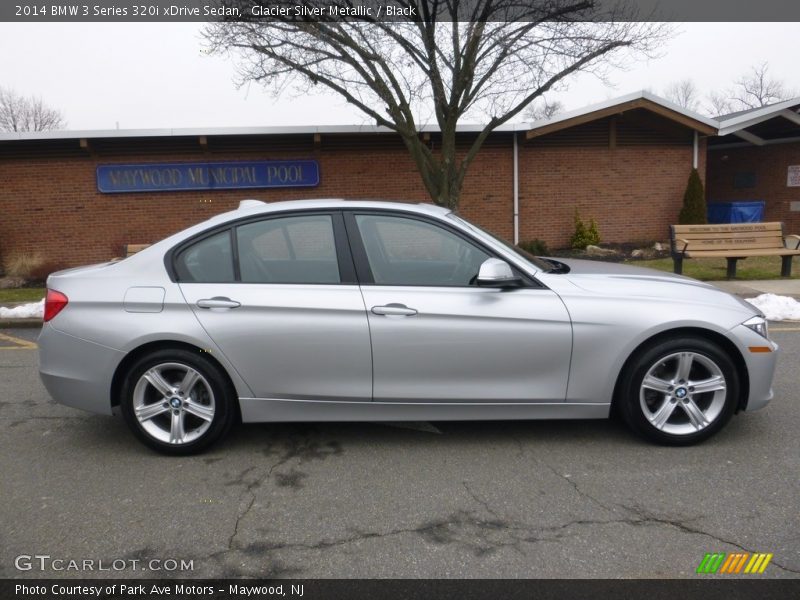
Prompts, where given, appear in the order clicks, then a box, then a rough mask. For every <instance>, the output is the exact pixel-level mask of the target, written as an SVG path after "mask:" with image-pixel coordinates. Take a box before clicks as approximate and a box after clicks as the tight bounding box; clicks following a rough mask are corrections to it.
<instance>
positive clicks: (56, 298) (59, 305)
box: [44, 289, 69, 323]
mask: <svg viewBox="0 0 800 600" xmlns="http://www.w3.org/2000/svg"><path fill="white" fill-rule="evenodd" d="M67 302H69V298H67V297H66V296H65V295H64V294H62V293H61V292H57V291H55V290H50V289H48V290H47V297H46V298H45V299H44V322H45V323H47V322H48V321H49V320H50V319H52V318H53V317H55V316H56V315H57V314H58V313H60V312H61V311H62V310H64V307H65V306H66V305H67Z"/></svg>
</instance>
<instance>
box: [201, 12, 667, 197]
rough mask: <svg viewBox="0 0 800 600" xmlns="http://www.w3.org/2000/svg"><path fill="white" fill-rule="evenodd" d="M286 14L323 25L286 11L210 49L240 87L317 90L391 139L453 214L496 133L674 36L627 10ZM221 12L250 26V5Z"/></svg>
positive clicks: (215, 27)
mask: <svg viewBox="0 0 800 600" xmlns="http://www.w3.org/2000/svg"><path fill="white" fill-rule="evenodd" d="M295 2H296V6H297V7H298V9H305V10H306V11H308V9H311V8H320V9H322V10H323V12H322V13H321V14H322V16H315V17H313V20H301V19H302V17H297V16H295V15H296V13H295V12H294V11H292V10H290V16H288V17H286V19H285V20H281V19H282V17H274V16H272V17H270V19H269V20H263V21H262V20H258V19H257V18H251V19H250V21H249V22H248V21H240V22H228V23H214V24H210V25H208V26H207V27H206V29H205V36H206V40H207V43H208V49H209V50H211V51H215V52H218V53H231V54H232V55H233V56H234V58H235V59H236V61H237V64H238V68H239V75H240V79H239V82H240V83H241V84H244V83H246V82H248V81H257V82H260V83H262V84H264V85H266V86H270V87H271V88H272V89H273V90H274V91H275V92H276V93H281V92H282V91H284V90H285V89H286V88H287V87H292V88H294V89H295V90H299V91H302V92H305V91H307V90H310V89H313V87H314V86H315V85H320V86H322V87H325V88H327V89H328V90H333V91H334V92H336V93H337V94H339V95H340V96H342V97H343V98H344V99H345V100H347V102H349V103H350V104H352V105H354V106H356V107H357V108H358V109H360V110H361V111H362V112H363V113H364V114H365V115H367V116H368V117H369V118H370V119H372V120H374V122H375V123H377V124H378V125H382V126H384V127H386V128H387V129H389V130H391V131H394V132H396V133H397V134H399V136H400V137H401V139H402V140H403V142H404V143H405V145H406V148H407V149H408V151H409V152H410V154H411V156H412V158H413V160H414V162H415V163H416V165H417V167H418V170H419V173H420V175H421V177H422V181H423V183H424V185H425V188H426V189H427V191H428V193H429V194H430V197H431V198H432V199H433V201H434V202H436V203H438V204H442V205H446V206H450V207H455V206H457V205H458V201H459V197H460V193H461V188H462V184H463V181H464V176H465V174H466V172H467V169H468V167H469V165H470V164H471V163H472V161H473V160H474V158H475V156H476V154H477V153H478V151H479V149H480V148H481V145H482V144H483V143H484V141H485V140H486V138H487V137H488V136H489V134H490V133H491V132H492V131H494V130H495V129H496V128H497V127H499V126H500V125H502V124H503V123H506V122H507V121H509V120H510V119H512V118H514V117H515V116H516V115H518V114H519V113H520V112H521V111H522V110H523V109H524V108H525V107H526V106H527V105H528V104H530V103H531V102H532V101H533V100H535V99H536V98H538V97H540V96H541V95H542V94H544V93H546V92H548V91H550V90H552V89H553V88H554V86H557V85H558V84H559V83H560V82H562V81H563V80H564V79H565V78H567V77H569V76H570V75H572V74H573V73H576V72H579V71H584V72H586V71H589V72H592V73H595V74H598V75H600V76H603V75H604V73H605V69H607V68H609V67H610V66H616V64H617V63H615V62H613V61H614V60H622V59H623V57H622V56H621V54H622V51H623V50H627V51H629V52H634V53H644V54H648V55H649V54H651V53H652V52H653V51H654V50H655V49H657V48H658V47H659V42H660V41H661V40H663V39H664V38H665V37H666V36H667V35H669V33H670V31H671V30H670V28H669V27H668V26H664V25H661V24H654V23H646V22H641V21H637V20H636V18H635V17H636V15H635V14H634V13H633V12H632V9H630V8H629V7H626V6H625V5H624V4H622V2H624V0H620V2H619V3H603V4H602V6H601V3H597V2H594V1H593V0H532V1H531V0H529V1H526V2H519V0H386V2H382V3H380V4H381V5H382V8H383V11H384V14H383V16H384V17H385V16H386V15H387V14H388V8H390V7H391V8H395V9H397V8H405V9H407V10H408V9H412V10H413V13H414V14H413V15H411V16H409V17H404V18H405V19H406V20H405V21H397V20H395V21H385V20H382V19H381V15H377V14H375V9H374V8H373V14H363V12H362V14H361V15H360V16H359V20H358V21H353V20H347V19H343V18H341V16H331V15H332V11H331V7H338V8H345V9H353V8H354V7H355V6H356V4H354V3H353V2H352V0H304V1H301V0H284V2H283V3H282V4H283V5H290V6H291V5H293V4H294V3H295ZM228 3H229V4H232V5H238V6H239V7H240V10H241V14H242V15H246V14H250V11H249V7H250V4H251V3H249V2H233V1H232V0H228ZM359 5H360V4H359ZM376 6H377V5H376ZM304 14H307V12H306V13H304ZM318 14H319V13H318ZM340 14H341V13H339V15H340ZM326 15H327V16H326ZM426 111H427V114H430V115H431V116H432V118H433V119H434V120H435V122H436V124H437V125H438V128H439V131H440V138H439V139H438V143H437V145H436V149H435V150H434V149H432V148H431V146H430V144H429V143H428V142H426V141H425V140H423V139H422V138H421V137H420V135H419V125H420V124H418V123H417V121H416V118H415V115H417V114H423V113H426ZM470 116H471V117H473V118H475V120H480V121H482V122H484V123H485V126H484V127H483V128H482V129H481V130H480V131H479V132H477V133H476V135H475V136H474V137H473V138H472V139H471V140H470V141H469V144H468V146H466V147H463V146H459V147H458V152H457V143H456V128H457V126H458V124H459V122H462V120H465V118H469V117H470Z"/></svg>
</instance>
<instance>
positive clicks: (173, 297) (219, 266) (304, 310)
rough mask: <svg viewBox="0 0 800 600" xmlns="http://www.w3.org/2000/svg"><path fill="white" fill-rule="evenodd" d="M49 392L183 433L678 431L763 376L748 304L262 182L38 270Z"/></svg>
mask: <svg viewBox="0 0 800 600" xmlns="http://www.w3.org/2000/svg"><path fill="white" fill-rule="evenodd" d="M47 287H48V291H47V299H46V302H45V316H44V320H45V323H44V326H43V328H42V333H41V335H40V337H39V348H40V365H41V366H40V370H41V377H42V380H43V381H44V384H45V386H46V387H47V390H48V391H49V392H50V394H51V395H52V397H53V398H54V399H55V400H56V401H58V402H60V403H62V404H66V405H68V406H73V407H75V408H80V409H84V410H88V411H92V412H95V413H102V414H112V413H115V412H120V413H122V416H123V417H124V418H125V420H126V421H127V423H128V425H129V426H130V428H131V429H132V430H133V432H134V434H136V436H138V437H139V439H140V440H141V441H143V442H144V443H145V444H147V445H148V446H151V447H152V448H155V449H156V450H160V451H162V452H165V453H170V454H187V453H191V452H197V451H199V450H201V449H203V448H206V447H207V446H208V445H209V444H211V443H213V442H215V441H216V440H218V439H220V438H221V437H222V436H223V435H225V433H226V432H228V430H229V429H230V427H231V425H232V424H233V423H235V422H236V421H237V420H241V421H243V422H259V421H270V422H287V421H372V420H375V421H392V420H396V421H414V420H467V419H470V420H489V419H586V418H604V417H608V416H609V414H610V413H611V411H612V410H614V411H616V412H618V413H619V414H620V415H621V416H622V417H623V418H624V420H625V421H626V422H627V423H628V424H629V425H630V427H631V428H633V429H634V430H635V431H636V432H638V433H639V434H641V435H643V436H645V437H647V438H649V439H651V440H653V441H656V442H659V443H663V444H672V445H684V444H691V443H694V442H698V441H701V440H704V439H706V438H708V437H709V436H711V435H712V434H714V433H715V432H717V431H719V430H720V429H721V428H722V427H723V425H725V423H726V422H727V421H728V419H729V418H730V417H731V416H732V415H733V414H734V413H736V412H738V411H752V410H757V409H759V408H761V407H763V406H764V405H765V404H767V403H768V402H769V400H770V399H771V398H772V389H771V384H772V377H773V372H774V368H775V361H776V356H777V351H778V346H777V345H776V344H775V343H773V342H772V341H770V339H769V337H768V333H767V322H766V321H765V319H764V318H763V316H762V315H760V314H759V313H758V311H757V310H756V309H755V308H753V307H752V306H751V305H749V304H747V303H745V302H744V301H742V300H739V299H738V298H736V297H734V296H732V295H730V294H727V293H725V292H722V291H721V290H719V289H717V288H715V287H713V286H711V285H708V284H705V283H701V282H699V281H695V280H693V279H689V278H686V277H680V276H674V275H670V274H666V273H661V272H657V271H652V270H648V269H641V268H635V267H629V266H624V265H618V264H608V263H602V262H593V261H581V260H566V259H565V260H561V259H558V260H555V259H549V258H537V257H534V256H530V255H528V254H526V253H524V252H523V251H521V250H519V249H518V248H514V247H512V246H510V245H508V244H507V243H505V242H503V241H502V240H500V239H498V238H496V237H494V236H492V235H491V234H489V233H487V232H485V231H483V230H481V229H480V228H478V227H476V226H475V225H472V224H470V223H468V222H467V221H465V220H464V219H462V218H461V217H459V216H458V215H456V214H455V213H453V212H451V211H449V210H447V209H444V208H440V207H436V206H433V205H426V204H400V203H390V202H383V201H373V202H365V201H343V200H308V201H293V202H280V203H272V204H264V203H262V202H259V201H256V200H245V201H242V203H241V205H240V206H239V208H238V210H234V211H231V212H228V213H225V214H221V215H218V216H216V217H214V218H212V219H210V220H208V221H206V222H204V223H201V224H199V225H195V226H194V227H190V228H189V229H186V230H185V231H182V232H181V233H178V234H176V235H173V236H171V237H169V238H167V239H165V240H163V241H161V242H158V243H156V244H153V245H152V246H149V247H148V248H146V249H144V250H143V251H141V252H139V253H137V254H134V255H133V256H131V257H129V258H126V259H125V260H121V261H118V262H110V263H105V264H100V265H93V266H88V267H80V268H76V269H70V270H67V271H61V272H58V273H55V274H53V275H51V276H50V277H49V278H48V280H47Z"/></svg>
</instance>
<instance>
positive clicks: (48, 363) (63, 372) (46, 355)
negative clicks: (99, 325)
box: [38, 323, 125, 415]
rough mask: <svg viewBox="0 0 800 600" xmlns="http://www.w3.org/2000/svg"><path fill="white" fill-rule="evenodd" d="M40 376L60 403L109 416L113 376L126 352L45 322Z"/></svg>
mask: <svg viewBox="0 0 800 600" xmlns="http://www.w3.org/2000/svg"><path fill="white" fill-rule="evenodd" d="M38 344H39V376H40V377H41V379H42V383H44V387H45V388H47V391H48V392H49V394H50V396H51V397H52V398H53V400H55V401H56V402H58V403H59V404H64V405H66V406H71V407H73V408H79V409H81V410H87V411H89V412H93V413H98V414H104V415H110V414H111V413H112V411H111V397H110V394H111V379H112V377H113V375H114V371H115V370H116V368H117V365H119V363H120V361H121V360H122V359H123V357H124V356H125V354H124V353H123V352H120V351H119V350H114V349H112V348H108V347H107V346H103V345H101V344H97V343H95V342H89V341H87V340H83V339H81V338H77V337H75V336H72V335H69V334H67V333H63V332H61V331H58V330H57V329H55V328H54V327H53V326H52V325H50V324H49V323H45V325H44V327H42V332H41V333H40V334H39V340H38Z"/></svg>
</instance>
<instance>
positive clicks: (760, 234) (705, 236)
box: [675, 231, 783, 242]
mask: <svg viewBox="0 0 800 600" xmlns="http://www.w3.org/2000/svg"><path fill="white" fill-rule="evenodd" d="M740 236H746V237H748V238H775V239H777V240H781V242H783V236H782V235H781V232H780V231H743V232H741V233H723V232H720V233H681V234H677V235H676V236H675V237H679V238H681V239H682V240H715V239H727V240H730V239H736V238H738V237H740Z"/></svg>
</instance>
